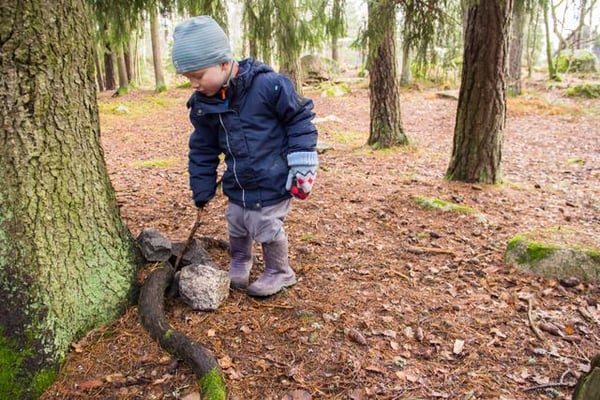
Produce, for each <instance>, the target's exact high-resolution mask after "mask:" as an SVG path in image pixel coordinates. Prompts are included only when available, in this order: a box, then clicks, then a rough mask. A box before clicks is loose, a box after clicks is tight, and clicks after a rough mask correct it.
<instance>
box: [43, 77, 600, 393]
mask: <svg viewBox="0 0 600 400" xmlns="http://www.w3.org/2000/svg"><path fill="white" fill-rule="evenodd" d="M544 85H545V83H544V82H542V81H537V82H536V81H531V82H527V84H526V94H524V95H523V96H521V97H519V98H513V99H509V105H508V117H507V122H506V129H505V133H504V144H503V154H502V167H503V177H504V183H503V184H502V185H495V186H491V185H481V184H477V185H474V184H466V183H460V182H449V181H447V180H445V179H444V174H445V171H446V168H447V166H448V164H449V158H450V155H451V151H452V138H453V129H454V121H455V113H456V107H457V102H456V100H454V99H451V98H446V97H441V96H439V95H438V94H437V91H436V90H434V89H427V88H411V89H410V90H406V91H403V92H402V95H401V101H402V119H403V123H404V129H405V131H406V133H407V135H408V136H409V138H410V140H411V144H410V145H409V146H407V147H403V148H397V149H393V150H385V151H372V150H371V149H370V148H369V147H367V146H366V145H365V143H366V140H367V137H368V132H369V100H368V88H367V83H366V81H356V82H354V83H353V84H352V91H351V93H349V94H347V95H345V96H342V97H321V96H320V92H319V91H318V90H317V89H314V88H313V89H307V90H306V93H305V95H307V96H309V97H312V98H313V99H314V102H315V111H316V114H317V117H318V118H319V120H317V121H318V128H319V131H320V136H319V138H320V141H321V142H322V143H327V144H329V145H331V146H332V147H333V148H332V149H330V150H328V151H326V152H325V153H323V154H321V156H320V169H319V172H318V176H317V183H316V186H315V188H314V192H313V194H312V195H311V196H310V198H309V199H308V200H306V201H295V202H294V204H293V209H292V212H291V213H290V215H289V218H288V220H287V225H286V226H287V233H288V236H289V239H290V258H291V264H292V266H293V267H294V268H295V270H296V272H297V274H298V277H299V282H298V284H297V285H295V286H294V287H292V288H289V289H287V290H285V291H283V292H282V293H280V294H277V295H275V296H273V297H270V298H268V299H265V300H256V299H253V298H250V297H248V296H247V295H246V294H245V293H244V292H241V291H232V292H231V293H230V296H229V298H228V299H227V300H226V301H225V303H224V304H223V305H222V306H221V307H220V308H219V309H218V310H217V311H214V312H208V313H207V312H196V311H193V310H192V309H190V308H189V307H188V306H187V305H185V304H183V303H182V302H181V301H179V300H173V299H170V300H167V302H166V310H167V317H168V319H169V321H170V322H171V323H172V324H173V325H174V326H175V327H176V328H177V329H179V330H181V331H183V332H185V333H186V334H188V335H189V336H191V337H192V338H194V339H195V340H197V341H198V342H200V343H202V344H204V345H205V346H206V347H208V348H210V349H211V350H212V351H213V352H214V354H215V356H216V358H217V360H218V362H219V364H220V365H221V367H222V370H223V373H224V376H225V378H226V380H227V384H228V388H229V392H230V398H231V399H237V400H246V399H263V400H275V399H283V398H288V399H308V398H311V397H312V398H313V399H351V400H361V399H460V400H474V399H504V400H509V399H570V396H571V392H572V385H573V383H574V382H575V381H576V378H577V377H578V376H579V375H580V374H582V373H583V372H584V371H586V368H587V366H588V362H589V359H590V358H591V357H592V356H593V355H595V354H596V353H599V352H600V326H599V322H600V305H599V304H598V299H599V296H600V287H599V286H598V284H593V283H579V284H576V285H574V286H573V285H563V284H561V282H560V281H559V280H557V279H555V278H551V277H540V276H534V275H531V274H527V273H524V272H521V271H519V270H518V269H516V268H515V267H512V266H509V265H506V264H505V263H504V261H503V254H504V250H505V249H506V244H507V242H508V241H509V240H510V239H511V238H512V237H513V236H515V235H517V234H519V233H522V232H527V231H530V230H533V229H539V228H560V229H574V230H577V231H579V232H581V238H582V240H584V241H587V242H588V243H592V244H595V245H596V246H597V247H598V246H600V183H599V182H600V101H599V100H582V99H571V98H567V97H565V96H564V90H562V89H553V90H546V88H545V86H544ZM189 94H190V93H189V89H187V90H186V89H171V90H169V91H168V92H166V93H163V94H160V95H155V94H153V93H152V92H148V91H137V92H135V93H131V94H128V95H125V96H123V97H121V98H111V97H110V94H108V93H106V94H104V93H103V94H101V95H100V109H101V129H102V143H103V146H104V149H105V159H106V162H107V165H108V169H109V172H110V176H111V179H112V182H113V186H114V188H115V190H116V194H117V199H118V203H119V206H120V209H121V214H122V217H123V219H124V221H125V222H126V224H127V226H128V227H129V229H130V230H131V232H132V235H133V236H134V237H136V236H137V235H138V234H139V233H140V231H141V230H142V228H144V227H152V228H156V229H158V230H160V231H161V232H163V233H164V234H165V235H166V236H168V237H169V238H171V239H173V240H184V239H185V238H186V237H187V235H188V232H189V230H190V228H191V226H192V225H193V223H194V219H195V209H194V207H193V204H192V202H191V200H190V193H189V190H188V182H187V179H188V178H187V172H186V168H187V165H186V162H187V140H188V135H189V133H190V131H191V126H190V123H189V120H188V117H187V110H186V107H185V102H186V99H187V97H188V96H189ZM119 106H121V108H122V107H123V106H124V107H125V108H127V110H128V112H127V113H126V114H120V113H119V112H118V110H117V109H118V107H119ZM419 196H423V197H430V198H439V199H443V200H446V201H449V202H453V203H460V204H461V205H466V206H469V207H472V208H474V209H476V210H478V211H479V212H480V213H481V214H480V215H479V217H477V216H474V215H470V214H464V213H457V212H449V211H441V210H431V209H426V208H422V207H421V206H419V205H418V204H417V202H416V201H415V199H416V198H417V197H419ZM225 206H226V199H225V198H224V196H223V195H219V196H217V198H215V200H214V201H212V202H211V203H210V204H209V206H208V211H209V212H208V215H207V216H206V221H205V224H204V225H202V226H201V228H200V230H199V232H198V234H197V235H198V236H209V237H213V238H217V239H226V222H225V218H224V215H223V212H224V209H225ZM256 250H257V251H258V250H259V249H258V248H256ZM212 255H213V257H214V259H215V261H216V262H217V264H219V265H220V266H221V267H222V268H223V269H227V262H228V256H227V254H224V253H222V252H219V251H218V250H212ZM261 269H262V266H261V265H257V266H255V268H254V270H253V274H252V276H253V277H255V276H256V275H257V274H258V273H259V272H260V270H261ZM531 323H534V324H536V326H538V328H545V329H542V330H541V331H540V332H541V333H540V334H539V337H538V335H536V334H535V333H534V331H533V329H532V328H531ZM548 327H553V328H548ZM197 396H198V386H197V383H196V380H195V378H194V376H193V373H192V371H191V369H190V368H189V366H188V365H185V364H184V363H182V362H177V360H174V359H173V358H172V357H170V356H169V355H168V354H167V353H166V352H164V351H162V350H161V349H160V347H159V346H158V344H157V343H156V342H155V341H154V340H152V339H151V338H150V336H149V335H148V333H147V332H146V331H145V330H144V328H143V327H142V326H141V324H140V322H139V315H138V310H137V307H136V306H131V307H130V308H128V309H127V311H126V313H125V314H124V316H123V317H122V318H120V319H119V320H118V321H116V322H115V323H113V324H111V325H109V326H105V327H102V328H99V329H96V330H94V331H92V332H90V333H89V334H88V335H87V336H85V337H84V338H83V339H82V340H80V341H79V342H78V343H74V344H73V346H72V351H71V352H70V354H69V356H68V358H67V360H66V363H65V364H64V366H63V368H62V370H61V372H60V375H59V377H58V380H57V381H56V383H55V384H54V385H53V386H51V387H50V388H49V389H48V390H47V391H46V392H45V394H44V396H43V399H46V400H48V399H186V400H189V399H197V398H198V397H197ZM286 396H287V397H286Z"/></svg>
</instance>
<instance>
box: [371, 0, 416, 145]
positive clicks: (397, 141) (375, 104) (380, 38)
mask: <svg viewBox="0 0 600 400" xmlns="http://www.w3.org/2000/svg"><path fill="white" fill-rule="evenodd" d="M368 4H369V27H368V29H369V33H368V34H369V58H368V60H367V68H368V70H369V76H370V79H369V92H370V109H371V127H370V133H369V139H368V141H367V144H369V145H370V146H373V147H375V148H388V147H392V146H396V145H402V144H408V138H407V137H406V135H405V134H404V129H403V128H402V118H401V115H400V85H399V82H398V67H397V62H396V40H395V36H396V34H395V33H396V4H395V2H394V1H390V0H382V1H378V2H369V3H368Z"/></svg>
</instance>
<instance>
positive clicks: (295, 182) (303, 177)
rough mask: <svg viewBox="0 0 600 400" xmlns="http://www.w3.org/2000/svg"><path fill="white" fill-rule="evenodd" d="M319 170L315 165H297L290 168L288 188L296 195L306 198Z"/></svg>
mask: <svg viewBox="0 0 600 400" xmlns="http://www.w3.org/2000/svg"><path fill="white" fill-rule="evenodd" d="M316 177H317V171H316V168H315V167H314V166H296V167H292V168H290V172H289V175H288V183H287V185H286V189H287V190H289V191H290V192H291V193H292V195H293V196H294V197H297V198H299V199H302V200H304V199H306V198H307V197H308V195H309V194H310V192H311V191H312V187H313V184H314V183H315V178H316Z"/></svg>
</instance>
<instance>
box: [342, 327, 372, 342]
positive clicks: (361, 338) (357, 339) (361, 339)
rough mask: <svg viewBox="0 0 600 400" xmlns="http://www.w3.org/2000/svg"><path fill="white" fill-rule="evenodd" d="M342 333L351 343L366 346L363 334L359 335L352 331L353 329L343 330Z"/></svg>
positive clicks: (354, 330) (357, 332)
mask: <svg viewBox="0 0 600 400" xmlns="http://www.w3.org/2000/svg"><path fill="white" fill-rule="evenodd" d="M344 333H345V334H346V336H348V337H349V338H350V340H352V341H353V342H356V343H358V344H362V345H363V346H366V345H367V339H365V337H364V336H363V334H362V333H360V332H359V331H357V330H356V329H354V328H344Z"/></svg>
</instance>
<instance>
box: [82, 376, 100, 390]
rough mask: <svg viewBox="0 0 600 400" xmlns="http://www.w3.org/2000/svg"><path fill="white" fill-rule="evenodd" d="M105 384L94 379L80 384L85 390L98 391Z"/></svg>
mask: <svg viewBox="0 0 600 400" xmlns="http://www.w3.org/2000/svg"><path fill="white" fill-rule="evenodd" d="M102 384H103V382H102V381H101V380H100V379H93V380H91V381H85V382H82V383H80V384H79V387H80V388H82V389H83V390H90V389H96V388H99V387H100V386H102Z"/></svg>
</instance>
